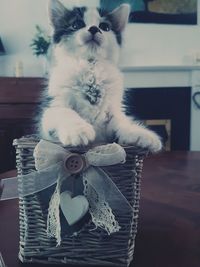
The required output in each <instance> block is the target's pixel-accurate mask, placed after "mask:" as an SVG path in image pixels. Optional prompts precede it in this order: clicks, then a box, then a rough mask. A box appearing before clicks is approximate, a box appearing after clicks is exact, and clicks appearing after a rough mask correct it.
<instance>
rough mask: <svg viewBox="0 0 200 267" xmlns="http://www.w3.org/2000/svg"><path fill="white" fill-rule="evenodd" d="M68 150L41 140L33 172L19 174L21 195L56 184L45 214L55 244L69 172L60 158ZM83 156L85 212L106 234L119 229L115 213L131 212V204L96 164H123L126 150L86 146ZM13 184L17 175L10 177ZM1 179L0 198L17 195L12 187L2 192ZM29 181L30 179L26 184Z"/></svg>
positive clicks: (117, 146)
mask: <svg viewBox="0 0 200 267" xmlns="http://www.w3.org/2000/svg"><path fill="white" fill-rule="evenodd" d="M67 155H70V152H69V151H68V150H66V149H64V148H63V147H61V146H59V145H57V144H54V143H51V142H48V141H45V140H41V141H40V142H39V143H38V144H37V146H36V148H35V150H34V158H35V167H36V169H37V171H36V172H33V173H30V174H27V175H24V176H20V177H18V179H19V180H20V181H21V182H20V183H19V188H18V189H19V196H20V197H25V196H28V195H31V194H34V193H38V192H40V191H42V190H44V189H46V188H48V187H50V186H51V185H53V184H57V185H56V189H55V192H54V193H53V195H52V197H51V200H50V203H49V211H48V218H47V234H48V235H49V236H53V237H55V238H56V241H57V244H58V245H60V243H61V226H60V216H59V204H60V188H61V184H62V182H63V180H64V179H67V178H68V177H70V176H71V173H70V172H68V171H67V169H66V168H64V160H65V159H66V156H67ZM81 156H83V157H84V158H85V159H86V161H87V168H84V169H83V170H82V171H81V173H80V177H82V179H83V184H84V192H83V193H84V195H85V197H86V198H87V200H88V202H89V212H90V214H91V218H92V221H93V223H94V224H95V226H96V227H101V228H103V229H104V230H106V231H107V233H108V234H112V233H115V232H117V231H119V230H120V225H119V223H118V221H117V218H116V216H117V215H118V214H119V211H120V214H121V213H123V212H126V213H127V212H128V213H130V214H132V213H133V208H132V207H131V205H130V204H129V202H128V201H127V199H126V198H125V197H124V196H123V194H122V193H121V192H120V190H119V189H118V188H117V186H116V185H115V184H114V183H113V181H112V179H111V178H110V177H109V175H108V174H106V173H105V172H104V171H103V170H102V169H101V168H100V167H102V166H110V165H115V164H119V163H121V164H123V163H124V162H125V161H126V152H125V150H124V149H123V148H122V147H121V146H120V145H118V144H116V143H113V144H108V145H102V146H97V147H95V148H92V149H90V150H88V151H87V152H86V153H85V154H84V155H81ZM11 179H12V180H13V182H14V183H15V184H16V180H17V178H16V177H15V178H11ZM9 180H10V179H4V181H3V182H4V187H3V193H2V196H1V200H5V199H8V198H14V197H17V194H16V192H14V191H15V190H13V195H12V196H11V195H10V192H9V196H8V195H6V194H7V193H6V192H7V191H8V190H7V185H8V183H9V182H8V183H7V181H9ZM29 181H34V186H30V183H29Z"/></svg>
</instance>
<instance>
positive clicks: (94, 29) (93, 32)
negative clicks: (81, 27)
mask: <svg viewBox="0 0 200 267" xmlns="http://www.w3.org/2000/svg"><path fill="white" fill-rule="evenodd" d="M88 31H89V32H90V33H91V34H92V35H95V34H96V33H97V32H100V33H101V31H100V29H99V28H98V27H97V26H92V27H90V28H89V30H88Z"/></svg>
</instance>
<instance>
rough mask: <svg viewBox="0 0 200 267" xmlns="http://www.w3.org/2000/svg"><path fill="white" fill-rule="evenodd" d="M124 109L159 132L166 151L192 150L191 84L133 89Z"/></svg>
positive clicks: (128, 93) (126, 98)
mask: <svg viewBox="0 0 200 267" xmlns="http://www.w3.org/2000/svg"><path fill="white" fill-rule="evenodd" d="M124 103H125V110H126V114H127V115H129V116H134V117H136V119H139V120H142V121H143V122H144V124H146V125H148V127H149V128H151V129H152V130H154V131H156V132H157V133H158V134H159V135H160V136H161V137H162V140H163V143H164V146H165V149H166V150H189V149H190V123H191V122H190V118H191V87H159V88H130V89H128V90H127V92H126V94H125V101H124Z"/></svg>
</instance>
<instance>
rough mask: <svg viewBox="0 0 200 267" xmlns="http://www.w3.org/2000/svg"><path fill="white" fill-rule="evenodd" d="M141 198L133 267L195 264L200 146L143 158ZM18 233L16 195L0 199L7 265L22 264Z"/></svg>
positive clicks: (199, 254) (198, 256) (0, 246)
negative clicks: (6, 199)
mask: <svg viewBox="0 0 200 267" xmlns="http://www.w3.org/2000/svg"><path fill="white" fill-rule="evenodd" d="M12 174H13V172H10V173H9V174H8V175H12ZM0 177H2V175H0ZM140 204H141V205H140V216H139V224H138V234H137V237H136V246H135V255H134V259H133V262H132V264H131V267H133V266H134V267H147V266H148V267H199V266H200V152H165V153H162V154H159V155H155V156H151V157H149V158H147V159H146V160H145V162H144V171H143V177H142V192H141V202H140ZM18 237H19V232H18V203H17V201H16V200H11V201H7V202H5V201H3V202H0V251H1V253H2V255H3V258H4V260H5V263H6V266H7V267H17V266H21V265H20V263H19V262H18V259H17V253H18ZM23 266H27V264H23ZM28 266H29V265H28ZM31 266H35V265H31ZM51 266H52V265H51ZM37 267H39V265H37Z"/></svg>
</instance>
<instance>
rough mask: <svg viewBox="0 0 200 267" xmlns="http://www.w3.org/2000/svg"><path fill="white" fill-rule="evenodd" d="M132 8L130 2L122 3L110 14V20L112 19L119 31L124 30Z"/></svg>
mask: <svg viewBox="0 0 200 267" xmlns="http://www.w3.org/2000/svg"><path fill="white" fill-rule="evenodd" d="M130 10H131V8H130V5H129V4H122V5H120V6H119V7H118V8H116V9H114V10H113V11H112V12H111V13H109V14H108V17H109V20H111V22H112V24H113V27H114V29H115V30H116V31H117V32H122V31H123V30H124V29H125V27H126V24H127V23H128V18H129V14H130Z"/></svg>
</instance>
